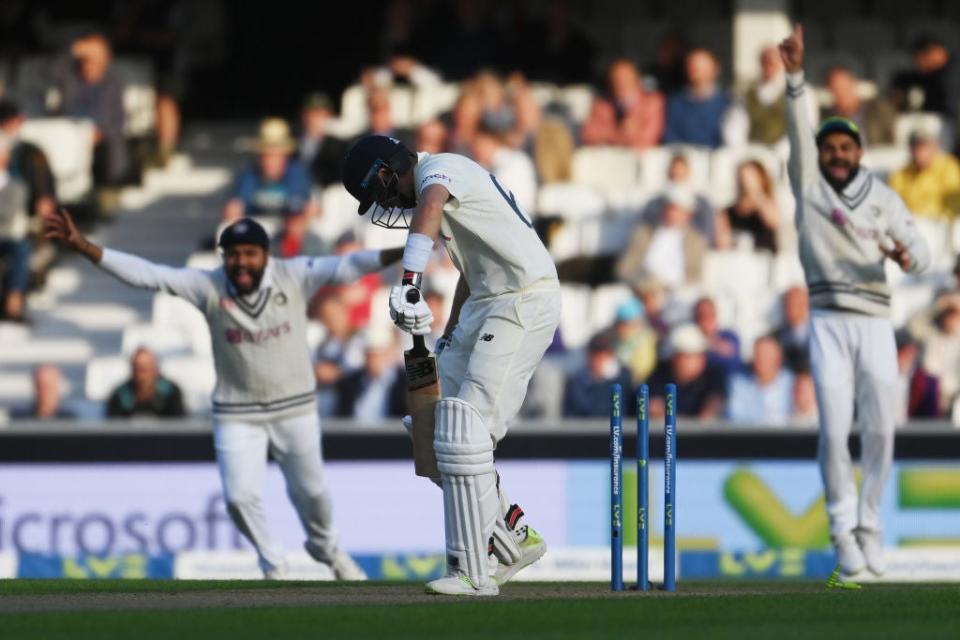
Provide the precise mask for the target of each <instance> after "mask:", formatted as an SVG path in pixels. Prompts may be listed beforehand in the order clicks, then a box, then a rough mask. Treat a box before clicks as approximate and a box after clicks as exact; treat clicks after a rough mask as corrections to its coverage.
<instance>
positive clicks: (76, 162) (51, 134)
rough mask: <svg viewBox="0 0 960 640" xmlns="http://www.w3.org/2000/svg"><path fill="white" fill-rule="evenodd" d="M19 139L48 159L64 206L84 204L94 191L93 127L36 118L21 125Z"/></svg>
mask: <svg viewBox="0 0 960 640" xmlns="http://www.w3.org/2000/svg"><path fill="white" fill-rule="evenodd" d="M20 136H21V137H22V138H23V139H24V140H27V141H29V142H32V143H34V144H35V145H37V146H38V147H40V149H42V150H43V152H44V153H45V154H46V155H47V159H48V160H49V161H50V169H51V171H52V172H53V177H54V178H56V183H57V199H58V200H59V201H60V202H62V203H64V204H73V203H76V202H79V201H81V200H83V199H84V198H85V197H86V196H87V195H88V194H89V193H90V190H91V188H92V187H93V173H92V171H91V168H92V165H93V147H92V146H91V144H90V141H91V140H92V139H93V123H92V122H90V121H89V120H74V119H70V118H36V119H30V120H27V121H26V122H24V123H23V128H21V130H20Z"/></svg>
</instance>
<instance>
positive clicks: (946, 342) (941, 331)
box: [923, 297, 960, 415]
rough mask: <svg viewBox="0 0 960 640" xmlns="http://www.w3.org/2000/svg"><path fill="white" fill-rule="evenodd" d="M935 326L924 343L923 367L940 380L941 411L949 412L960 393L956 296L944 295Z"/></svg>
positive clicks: (959, 318) (959, 321)
mask: <svg viewBox="0 0 960 640" xmlns="http://www.w3.org/2000/svg"><path fill="white" fill-rule="evenodd" d="M934 326H935V331H933V332H932V333H931V334H930V335H928V336H927V337H926V340H925V342H924V344H923V368H924V370H926V372H927V373H928V374H930V375H932V376H934V377H935V378H936V379H937V380H939V382H940V406H939V407H938V411H939V415H949V414H950V408H951V406H952V405H953V401H954V399H955V398H956V397H957V394H958V393H960V306H958V304H957V299H956V298H952V297H951V298H947V299H943V302H942V303H941V308H940V309H938V310H937V313H936V315H935V317H934Z"/></svg>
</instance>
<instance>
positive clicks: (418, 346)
mask: <svg viewBox="0 0 960 640" xmlns="http://www.w3.org/2000/svg"><path fill="white" fill-rule="evenodd" d="M410 355H414V356H428V355H430V350H429V349H427V343H426V341H424V339H423V336H413V349H410Z"/></svg>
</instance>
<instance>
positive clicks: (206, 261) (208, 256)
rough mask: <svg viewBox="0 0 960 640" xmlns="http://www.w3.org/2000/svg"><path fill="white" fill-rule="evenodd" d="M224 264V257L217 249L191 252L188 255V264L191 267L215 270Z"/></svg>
mask: <svg viewBox="0 0 960 640" xmlns="http://www.w3.org/2000/svg"><path fill="white" fill-rule="evenodd" d="M222 264H223V259H222V258H221V257H220V254H219V253H217V252H216V251H198V252H195V253H191V254H190V255H189V256H188V257H187V264H186V266H187V267H188V268H190V269H201V270H203V271H213V270H215V269H219V268H220V265H222Z"/></svg>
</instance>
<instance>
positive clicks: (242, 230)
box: [218, 218, 270, 251]
mask: <svg viewBox="0 0 960 640" xmlns="http://www.w3.org/2000/svg"><path fill="white" fill-rule="evenodd" d="M218 244H219V245H220V247H221V248H223V249H227V248H229V247H232V246H233V245H236V244H255V245H257V246H258V247H263V248H264V250H266V251H269V249H270V238H269V237H268V236H267V232H266V230H264V228H263V227H262V226H260V223H259V222H257V221H256V220H252V219H250V218H243V219H242V220H237V221H236V222H234V223H233V224H231V225H230V226H229V227H227V228H226V229H224V230H223V232H222V233H221V234H220V242H219V243H218Z"/></svg>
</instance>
